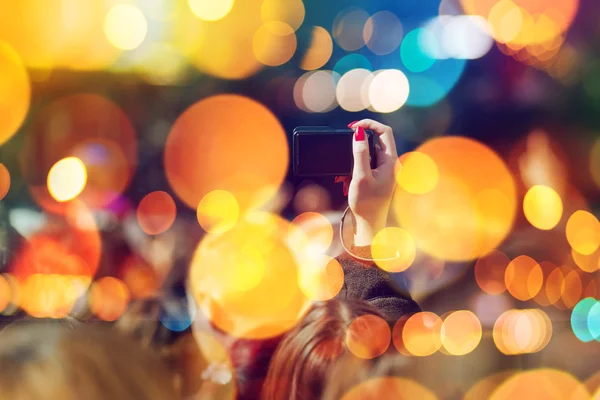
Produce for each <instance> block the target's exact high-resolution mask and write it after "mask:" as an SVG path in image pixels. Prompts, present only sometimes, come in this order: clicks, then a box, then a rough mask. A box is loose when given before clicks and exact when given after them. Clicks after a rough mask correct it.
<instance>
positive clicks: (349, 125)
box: [348, 121, 358, 128]
mask: <svg viewBox="0 0 600 400" xmlns="http://www.w3.org/2000/svg"><path fill="white" fill-rule="evenodd" d="M357 122H358V121H354V122H350V123H349V124H348V128H352V125H354V124H355V123H357Z"/></svg>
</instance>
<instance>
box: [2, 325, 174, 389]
mask: <svg viewBox="0 0 600 400" xmlns="http://www.w3.org/2000/svg"><path fill="white" fill-rule="evenodd" d="M0 369H1V370H2V374H0V399H2V400H5V399H6V400H29V399H32V400H33V399H36V400H38V399H64V400H70V399H72V400H80V399H86V400H95V399H98V400H100V399H113V400H121V399H122V400H130V399H148V400H151V399H156V400H165V399H175V398H178V395H177V392H176V390H175V387H174V385H173V379H172V374H171V373H170V372H169V371H168V369H167V368H165V366H164V365H163V363H162V361H161V360H160V359H159V358H158V357H157V356H155V355H154V354H152V353H151V352H149V351H146V350H144V349H142V348H141V347H140V346H139V345H138V344H137V343H135V341H133V340H132V339H129V338H127V337H124V336H122V335H120V334H119V333H118V332H117V331H115V330H114V329H108V328H107V327H105V326H100V325H93V326H88V325H81V326H78V327H76V328H74V329H71V328H68V327H65V326H64V325H63V324H56V323H49V322H47V321H35V322H30V323H25V324H19V326H18V329H17V327H16V326H12V328H11V329H6V330H5V331H3V332H2V333H1V334H0Z"/></svg>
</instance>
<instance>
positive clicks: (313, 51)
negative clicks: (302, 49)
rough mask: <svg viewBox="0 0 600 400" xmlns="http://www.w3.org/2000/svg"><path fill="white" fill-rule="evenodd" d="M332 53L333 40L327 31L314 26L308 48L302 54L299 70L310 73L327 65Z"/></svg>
mask: <svg viewBox="0 0 600 400" xmlns="http://www.w3.org/2000/svg"><path fill="white" fill-rule="evenodd" d="M332 53H333V40H332V39H331V35H330V34H329V32H327V29H325V28H322V27H320V26H315V27H314V28H313V31H312V39H311V42H310V47H309V48H308V50H307V51H306V53H305V54H304V57H303V58H302V62H301V64H300V68H302V69H303V70H305V71H312V70H315V69H319V68H321V67H322V66H323V65H325V64H327V61H329V59H330V58H331V54H332Z"/></svg>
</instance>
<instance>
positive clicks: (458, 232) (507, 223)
mask: <svg viewBox="0 0 600 400" xmlns="http://www.w3.org/2000/svg"><path fill="white" fill-rule="evenodd" d="M417 151H418V152H420V153H422V154H425V155H426V156H428V157H429V158H431V159H432V160H433V161H434V163H435V165H436V166H437V169H438V172H439V180H438V182H437V184H436V185H435V187H434V188H433V189H432V190H430V191H428V192H427V193H424V194H412V193H409V192H407V191H406V190H402V188H398V190H396V194H395V197H394V201H393V207H394V211H395V213H396V215H397V217H398V220H399V221H400V224H401V226H402V227H403V228H404V229H406V230H407V231H408V232H409V233H410V234H411V235H412V236H413V237H414V239H415V242H416V244H417V247H418V248H420V249H421V250H423V251H424V252H426V253H428V254H430V255H432V256H434V257H437V258H440V259H443V260H451V261H464V260H471V259H474V258H477V257H479V256H481V255H482V254H485V253H487V252H489V251H490V250H492V249H493V248H495V247H496V246H497V245H498V244H500V242H502V240H504V238H505V237H506V236H507V234H508V233H509V232H510V230H511V228H512V224H513V220H514V217H515V213H516V205H517V204H516V203H517V201H516V187H515V183H514V180H513V177H512V176H511V174H510V172H509V170H508V168H507V167H506V165H505V163H504V161H502V159H500V157H499V156H498V155H497V154H496V153H494V152H493V151H492V150H491V149H489V148H488V147H486V146H485V145H483V144H481V143H479V142H477V141H474V140H472V139H468V138H464V137H457V136H456V137H452V136H447V137H442V138H436V139H432V140H430V141H428V142H426V143H425V144H423V145H422V146H420V147H419V148H418V149H417Z"/></svg>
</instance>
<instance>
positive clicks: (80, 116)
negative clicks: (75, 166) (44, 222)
mask: <svg viewBox="0 0 600 400" xmlns="http://www.w3.org/2000/svg"><path fill="white" fill-rule="evenodd" d="M68 156H75V157H77V158H78V159H80V160H81V161H82V162H83V164H84V165H85V169H86V171H87V183H86V185H85V188H84V189H83V191H82V192H81V194H80V195H79V196H78V199H79V200H82V201H83V202H84V203H86V204H87V205H89V206H90V207H92V208H101V207H104V206H106V205H107V204H109V203H110V202H112V201H113V200H115V199H116V198H117V197H118V196H119V195H120V194H121V193H122V192H123V190H124V189H125V188H126V187H127V185H128V184H129V182H130V180H131V177H132V174H133V172H134V170H135V167H136V165H137V141H136V137H135V132H134V130H133V125H132V124H131V122H130V121H129V119H128V117H127V115H126V114H125V113H124V112H123V111H122V110H121V109H120V108H119V107H118V106H117V105H116V104H114V103H113V102H111V101H109V100H107V99H105V98H104V97H102V96H99V95H96V94H74V95H69V96H66V97H63V98H61V99H59V100H56V101H55V102H53V103H51V104H50V105H49V106H47V107H46V108H45V109H43V111H42V112H41V113H40V114H39V115H38V116H37V117H36V118H35V120H34V123H33V127H32V129H31V131H29V132H27V135H26V137H25V144H24V147H23V151H22V152H21V158H20V161H21V171H22V173H23V177H24V179H25V181H26V182H27V183H28V184H29V185H30V190H31V193H32V195H33V197H34V198H35V200H36V201H37V202H38V204H39V205H40V206H42V207H43V208H44V209H45V210H47V211H50V212H53V213H64V212H65V209H66V203H59V202H57V201H56V200H54V199H53V198H52V197H51V195H50V193H49V192H48V188H47V186H46V178H47V176H48V172H49V171H50V168H51V167H52V166H53V165H54V164H55V163H56V162H57V161H59V160H61V159H63V158H65V157H68Z"/></svg>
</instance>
